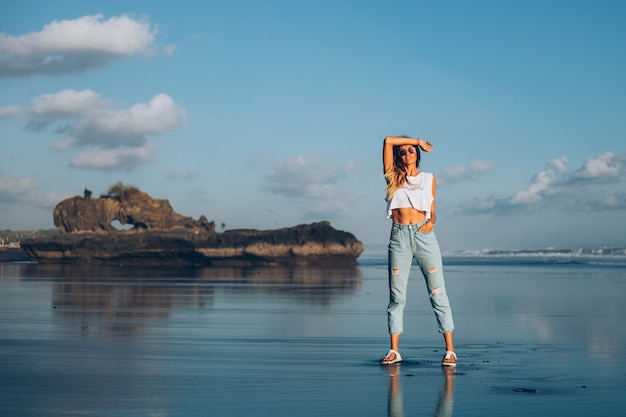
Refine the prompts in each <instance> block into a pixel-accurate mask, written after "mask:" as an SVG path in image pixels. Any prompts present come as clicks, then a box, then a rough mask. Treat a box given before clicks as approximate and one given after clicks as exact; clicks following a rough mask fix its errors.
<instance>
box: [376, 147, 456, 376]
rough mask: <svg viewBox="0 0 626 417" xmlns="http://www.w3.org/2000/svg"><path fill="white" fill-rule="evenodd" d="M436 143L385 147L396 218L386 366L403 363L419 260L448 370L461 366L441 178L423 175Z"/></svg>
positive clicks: (390, 203)
mask: <svg viewBox="0 0 626 417" xmlns="http://www.w3.org/2000/svg"><path fill="white" fill-rule="evenodd" d="M432 147H433V144H432V143H431V142H425V141H423V140H421V139H414V138H409V137H398V136H388V137H386V138H385V141H384V144H383V167H384V170H385V180H386V181H387V196H386V200H387V217H389V218H391V219H392V220H393V224H392V227H391V237H390V238H389V251H388V257H389V266H388V272H389V306H388V308H387V320H388V325H389V335H390V341H391V348H390V349H389V351H388V352H387V354H386V355H385V357H384V358H382V359H381V364H383V365H390V364H393V363H398V362H401V361H402V356H401V355H400V352H399V343H400V334H401V333H402V331H403V314H404V306H405V304H406V292H407V286H408V282H409V274H410V272H411V264H412V262H413V259H414V258H415V260H416V261H417V264H418V266H419V268H420V269H421V271H422V274H423V275H424V278H425V280H426V286H427V288H428V293H429V296H430V303H431V305H432V307H433V310H434V312H435V316H436V318H437V323H438V325H439V332H440V333H442V334H443V338H444V341H445V344H446V353H445V355H444V357H443V359H442V361H441V364H442V365H444V366H455V365H456V360H457V357H456V354H455V353H454V345H453V343H452V331H453V330H454V322H453V320H452V310H451V309H450V303H449V301H448V296H447V295H446V287H445V282H444V278H443V264H442V261H441V252H440V250H439V243H437V238H436V237H435V233H434V232H433V227H434V226H435V222H436V221H437V215H436V214H435V190H436V180H435V176H434V175H433V174H432V173H430V172H422V171H420V169H419V168H420V166H419V165H420V148H421V149H422V150H423V151H425V152H431V151H432Z"/></svg>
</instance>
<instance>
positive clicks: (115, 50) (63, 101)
mask: <svg viewBox="0 0 626 417" xmlns="http://www.w3.org/2000/svg"><path fill="white" fill-rule="evenodd" d="M625 18H626V2H623V1H596V2H590V1H480V0H478V1H472V2H460V1H449V2H435V1H416V0H413V1H393V0H391V1H390V0H386V1H340V0H336V1H326V0H316V1H296V0H294V1H273V0H268V1H237V0H234V1H206V2H196V1H193V2H192V1H177V2H154V1H133V2H128V1H107V2H88V1H57V2H48V1H28V0H24V1H20V2H2V4H1V5H0V229H3V230H4V229H12V230H20V229H33V228H52V227H54V225H53V221H52V210H53V208H54V206H55V205H56V204H57V203H58V202H59V201H61V200H62V199H64V198H67V197H69V196H72V195H77V194H78V195H81V194H82V192H83V189H84V188H85V187H88V188H89V189H90V190H92V191H93V193H94V195H96V196H98V195H100V194H102V193H105V192H106V190H107V188H108V187H109V186H110V185H111V184H114V183H116V182H118V181H122V182H124V183H126V184H130V185H134V186H137V187H139V188H140V189H141V190H143V191H145V192H147V193H149V194H150V195H151V196H153V197H154V198H164V199H168V200H169V201H170V203H171V205H172V207H173V208H174V210H176V211H177V212H178V213H180V214H183V215H187V216H192V217H194V218H198V217H199V216H200V215H202V214H204V215H206V217H207V218H208V219H209V220H213V221H215V223H216V225H217V229H218V231H220V230H221V225H222V223H223V224H225V226H226V228H227V229H234V228H255V229H275V228H281V227H289V226H295V225H298V224H303V223H311V222H316V221H321V220H328V221H330V222H331V224H332V225H333V226H334V227H335V228H337V229H340V230H346V231H349V232H351V233H353V234H354V235H355V236H356V237H357V238H358V239H360V240H361V241H363V242H364V243H365V244H366V245H385V244H386V242H387V240H388V235H389V226H390V221H389V220H388V219H387V218H386V217H385V202H384V188H385V187H384V181H383V179H382V158H381V150H382V140H383V138H384V136H385V135H400V134H407V135H413V136H418V137H421V138H423V139H426V140H429V141H432V142H433V143H434V144H435V147H434V152H433V153H431V154H426V155H424V156H423V158H422V169H423V170H425V171H431V172H434V173H435V175H436V176H437V179H438V192H437V213H438V222H437V228H436V229H435V230H436V232H437V236H438V238H439V241H440V245H441V246H442V248H443V249H444V250H464V249H468V250H474V249H482V248H512V249H514V248H541V247H548V246H557V247H570V246H604V245H624V244H626V140H625V139H626V54H625V53H624V51H626V26H625V25H624V24H623V22H624V19H625Z"/></svg>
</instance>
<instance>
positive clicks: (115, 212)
mask: <svg viewBox="0 0 626 417" xmlns="http://www.w3.org/2000/svg"><path fill="white" fill-rule="evenodd" d="M113 221H119V223H121V224H122V225H133V228H132V229H130V230H117V229H116V228H115V227H113V225H112V222H113ZM54 223H55V225H56V226H57V227H59V228H61V229H62V230H64V231H65V233H63V234H60V235H56V236H53V237H49V238H35V239H27V240H25V241H23V242H22V248H23V249H24V250H25V251H26V253H28V255H29V256H30V257H31V258H33V259H35V260H38V261H40V262H62V263H111V264H116V265H119V264H123V265H129V264H131V265H157V264H158V265H163V264H169V265H279V264H309V265H310V264H332V263H341V264H355V263H356V259H357V258H358V257H359V255H360V254H361V252H363V244H362V243H361V242H360V241H358V240H357V239H356V238H355V237H354V235H352V234H350V233H347V232H343V231H339V230H336V229H334V228H333V227H331V225H330V223H328V222H320V223H314V224H309V225H300V226H295V227H290V228H284V229H277V230H266V231H260V230H230V231H226V232H224V233H217V232H216V231H215V223H214V222H209V221H207V219H206V217H204V216H201V217H200V219H199V220H194V219H192V218H190V217H185V216H181V215H180V214H178V213H176V212H174V210H173V209H172V207H171V206H170V204H169V202H168V201H167V200H156V199H153V198H151V197H150V196H149V195H147V194H145V193H143V192H140V191H135V192H132V193H125V194H123V195H122V196H121V197H120V196H104V197H101V198H98V199H92V198H91V197H87V196H85V197H73V198H69V199H66V200H64V201H62V202H60V203H59V204H58V205H57V207H56V208H55V209H54Z"/></svg>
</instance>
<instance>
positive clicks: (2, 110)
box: [0, 106, 22, 119]
mask: <svg viewBox="0 0 626 417" xmlns="http://www.w3.org/2000/svg"><path fill="white" fill-rule="evenodd" d="M21 112H22V108H21V107H20V106H4V107H0V119H8V118H10V117H16V116H19V115H20V114H21Z"/></svg>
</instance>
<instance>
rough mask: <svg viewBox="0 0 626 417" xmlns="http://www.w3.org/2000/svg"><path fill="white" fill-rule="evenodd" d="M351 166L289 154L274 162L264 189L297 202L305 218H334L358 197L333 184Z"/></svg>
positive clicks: (348, 170) (341, 213)
mask: <svg viewBox="0 0 626 417" xmlns="http://www.w3.org/2000/svg"><path fill="white" fill-rule="evenodd" d="M353 169H354V163H353V162H352V161H349V162H347V163H346V164H345V165H340V164H337V163H334V162H331V161H329V160H328V159H327V158H324V157H322V156H320V155H316V154H307V155H296V156H290V157H287V158H285V159H283V160H282V161H278V162H277V163H275V164H274V166H273V167H272V169H271V170H270V172H269V174H268V175H267V181H268V185H267V186H266V187H265V189H266V190H268V191H270V192H272V193H275V194H279V195H282V196H284V197H287V198H289V199H291V200H293V201H294V202H295V203H296V204H299V205H300V206H301V207H302V209H303V212H304V213H305V216H306V217H309V218H317V219H319V218H324V219H328V218H334V217H338V216H342V215H346V214H348V213H349V210H350V207H352V205H353V204H354V203H355V201H356V200H357V199H358V197H356V196H354V195H353V194H352V193H351V192H350V191H348V190H344V189H341V188H340V187H338V185H337V183H338V182H339V181H340V180H341V179H343V178H345V177H346V176H347V175H348V174H349V172H351V171H352V170H353Z"/></svg>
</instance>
